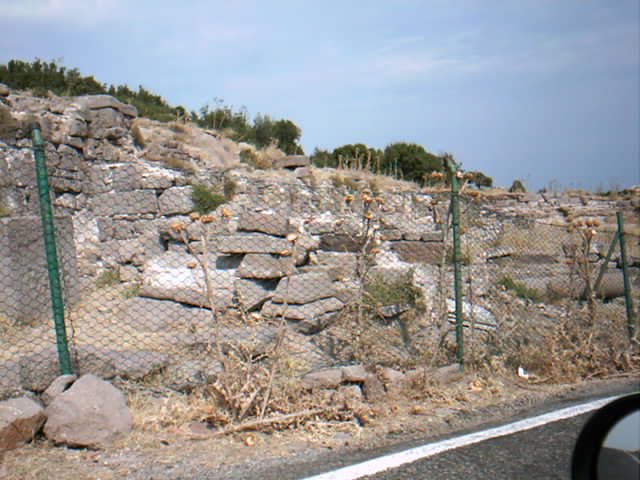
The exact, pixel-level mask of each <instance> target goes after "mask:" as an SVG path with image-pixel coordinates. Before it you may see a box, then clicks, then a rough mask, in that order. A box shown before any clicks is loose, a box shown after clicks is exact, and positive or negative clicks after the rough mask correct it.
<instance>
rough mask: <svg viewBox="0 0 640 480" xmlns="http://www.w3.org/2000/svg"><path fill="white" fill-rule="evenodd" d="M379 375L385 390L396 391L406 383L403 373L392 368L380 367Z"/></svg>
mask: <svg viewBox="0 0 640 480" xmlns="http://www.w3.org/2000/svg"><path fill="white" fill-rule="evenodd" d="M379 377H380V380H382V383H383V384H384V387H385V389H386V390H387V392H398V391H400V390H402V389H403V388H404V387H405V386H406V385H407V378H406V376H405V374H404V373H402V372H400V371H399V370H395V369H393V368H389V367H384V368H382V369H381V370H380V373H379Z"/></svg>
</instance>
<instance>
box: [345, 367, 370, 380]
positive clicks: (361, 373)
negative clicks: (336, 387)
mask: <svg viewBox="0 0 640 480" xmlns="http://www.w3.org/2000/svg"><path fill="white" fill-rule="evenodd" d="M369 375H370V373H369V372H367V370H366V369H365V368H364V367H363V366H362V365H348V366H346V367H342V381H343V382H350V383H364V382H365V380H366V379H367V377H369Z"/></svg>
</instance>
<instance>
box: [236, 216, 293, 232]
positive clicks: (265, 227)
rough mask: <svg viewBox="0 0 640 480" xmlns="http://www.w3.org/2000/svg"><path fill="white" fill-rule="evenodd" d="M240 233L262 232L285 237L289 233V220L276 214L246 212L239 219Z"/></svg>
mask: <svg viewBox="0 0 640 480" xmlns="http://www.w3.org/2000/svg"><path fill="white" fill-rule="evenodd" d="M238 231H240V232H262V233H266V234H269V235H276V236H280V237H284V236H285V235H286V234H287V233H288V232H289V219H288V217H287V216H285V215H283V214H281V213H275V212H273V213H264V212H244V213H242V214H240V218H239V219H238Z"/></svg>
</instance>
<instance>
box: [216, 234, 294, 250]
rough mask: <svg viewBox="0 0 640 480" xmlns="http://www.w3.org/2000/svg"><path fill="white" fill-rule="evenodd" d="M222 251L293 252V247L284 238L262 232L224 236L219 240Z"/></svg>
mask: <svg viewBox="0 0 640 480" xmlns="http://www.w3.org/2000/svg"><path fill="white" fill-rule="evenodd" d="M217 243H218V244H219V245H220V247H219V250H220V252H221V253H278V254H282V253H283V252H292V247H291V244H290V243H289V242H287V240H285V239H284V238H278V237H272V236H271V235H265V234H262V233H247V234H239V235H228V236H226V235H225V236H222V237H220V238H219V241H218V242H217Z"/></svg>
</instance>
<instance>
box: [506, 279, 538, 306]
mask: <svg viewBox="0 0 640 480" xmlns="http://www.w3.org/2000/svg"><path fill="white" fill-rule="evenodd" d="M498 285H501V286H503V287H505V288H506V289H507V290H511V291H512V292H513V293H515V294H516V296H517V297H519V298H524V299H526V300H531V301H532V302H541V301H542V298H543V296H542V294H541V293H540V292H539V291H538V290H536V289H535V288H530V287H527V286H526V285H524V284H523V283H519V282H516V281H515V280H513V278H511V277H508V276H504V277H502V278H501V279H500V280H498Z"/></svg>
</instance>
